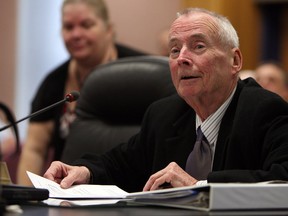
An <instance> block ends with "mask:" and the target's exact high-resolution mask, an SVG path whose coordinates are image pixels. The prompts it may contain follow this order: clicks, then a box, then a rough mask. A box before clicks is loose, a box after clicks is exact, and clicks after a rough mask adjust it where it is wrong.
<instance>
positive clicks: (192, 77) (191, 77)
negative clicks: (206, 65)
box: [181, 76, 198, 80]
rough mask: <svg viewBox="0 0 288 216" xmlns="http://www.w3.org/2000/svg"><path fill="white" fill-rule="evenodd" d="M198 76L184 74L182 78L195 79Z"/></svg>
mask: <svg viewBox="0 0 288 216" xmlns="http://www.w3.org/2000/svg"><path fill="white" fill-rule="evenodd" d="M195 78H198V77H197V76H182V77H181V79H182V80H188V79H195Z"/></svg>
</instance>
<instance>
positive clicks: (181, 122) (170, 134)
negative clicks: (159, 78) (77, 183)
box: [75, 79, 288, 192]
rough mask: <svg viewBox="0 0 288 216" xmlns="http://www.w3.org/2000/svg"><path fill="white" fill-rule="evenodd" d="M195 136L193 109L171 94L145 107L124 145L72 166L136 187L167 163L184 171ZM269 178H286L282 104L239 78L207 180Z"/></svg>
mask: <svg viewBox="0 0 288 216" xmlns="http://www.w3.org/2000/svg"><path fill="white" fill-rule="evenodd" d="M195 140H196V133H195V112H194V110H193V109H192V108H191V107H190V106H188V105H187V104H186V103H185V101H183V100H182V99H181V98H180V97H179V96H178V95H174V96H171V97H168V98H165V99H162V100H160V101H157V102H155V103H154V104H152V105H151V106H150V107H149V108H148V110H147V112H146V115H145V117H144V120H143V124H142V129H141V131H140V132H139V133H138V134H137V135H135V136H133V137H132V138H131V139H130V140H129V142H128V143H125V144H121V145H119V146H117V147H116V148H114V149H112V151H109V152H108V153H107V154H104V155H102V156H100V157H96V156H95V155H86V156H85V157H83V158H82V159H80V160H78V161H76V162H75V164H77V165H85V166H87V167H88V168H89V169H90V170H91V172H92V175H93V183H97V184H116V185H118V186H119V187H121V188H122V189H124V190H126V191H129V192H132V191H141V190H142V189H143V186H144V185H145V182H146V181H147V180H148V178H149V176H150V175H151V174H153V173H155V172H157V171H159V170H160V169H163V168H164V167H166V166H167V165H168V164H169V163H170V162H172V161H175V162H176V163H177V164H179V165H180V166H181V167H182V168H183V169H184V168H185V163H186V159H187V157H188V155H189V153H190V152H191V150H192V149H193V145H194V142H195ZM95 144H96V145H97V143H95ZM275 179H277V180H279V179H282V180H288V104H287V103H286V102H285V101H284V100H282V99H281V98H280V97H279V96H278V95H276V94H273V93H271V92H268V91H266V90H264V89H263V88H261V87H260V86H259V85H258V84H257V83H256V82H255V81H254V80H253V79H247V80H245V81H240V80H239V82H238V85H237V90H236V92H235V95H234V97H233V99H232V101H231V103H230V105H229V107H228V109H227V111H226V113H225V115H224V117H223V119H222V122H221V125H220V130H219V135H218V140H217V143H216V150H215V157H214V162H213V170H212V172H211V173H210V174H209V176H208V182H259V181H267V180H275Z"/></svg>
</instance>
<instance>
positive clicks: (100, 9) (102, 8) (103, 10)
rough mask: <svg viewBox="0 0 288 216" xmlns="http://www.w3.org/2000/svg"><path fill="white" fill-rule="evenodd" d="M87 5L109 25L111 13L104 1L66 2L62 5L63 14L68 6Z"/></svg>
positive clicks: (65, 0) (70, 0)
mask: <svg viewBox="0 0 288 216" xmlns="http://www.w3.org/2000/svg"><path fill="white" fill-rule="evenodd" d="M79 2H81V3H85V4H87V5H88V6H90V7H91V8H92V9H94V11H95V14H96V15H97V16H99V17H100V18H101V19H103V21H104V22H105V23H106V24H109V22H110V21H109V11H108V8H107V6H106V4H105V2H104V1H103V0H64V1H63V4H62V12H63V9H64V7H65V6H66V5H67V4H73V3H79Z"/></svg>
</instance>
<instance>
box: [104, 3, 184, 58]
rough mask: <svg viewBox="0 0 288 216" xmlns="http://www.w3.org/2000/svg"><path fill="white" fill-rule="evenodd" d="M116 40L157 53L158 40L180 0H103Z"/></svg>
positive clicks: (174, 14)
mask: <svg viewBox="0 0 288 216" xmlns="http://www.w3.org/2000/svg"><path fill="white" fill-rule="evenodd" d="M106 2H107V4H108V6H109V8H110V12H111V19H112V21H113V22H114V24H115V28H116V31H117V40H118V41H121V42H124V43H125V44H128V45H133V46H135V47H136V48H139V49H142V50H144V51H147V52H150V53H154V54H157V53H159V44H158V37H159V34H160V32H161V31H162V30H164V29H166V28H168V27H169V26H170V24H171V22H172V21H173V20H174V19H175V18H176V13H177V12H178V11H179V10H180V7H181V3H182V0H106Z"/></svg>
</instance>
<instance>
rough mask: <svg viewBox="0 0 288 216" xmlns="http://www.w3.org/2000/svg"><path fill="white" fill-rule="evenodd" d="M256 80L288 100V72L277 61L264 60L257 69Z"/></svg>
mask: <svg viewBox="0 0 288 216" xmlns="http://www.w3.org/2000/svg"><path fill="white" fill-rule="evenodd" d="M255 75H256V77H255V78H256V81H257V82H258V83H259V84H260V85H261V86H262V87H263V88H265V89H267V90H269V91H272V92H274V93H276V94H278V95H280V96H281V97H283V99H284V100H286V101H288V72H286V71H285V69H284V68H283V67H282V66H281V65H280V64H279V63H277V62H273V61H269V62H263V63H261V64H260V65H258V67H257V68H256V69H255Z"/></svg>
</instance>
